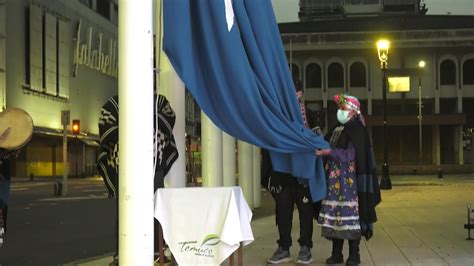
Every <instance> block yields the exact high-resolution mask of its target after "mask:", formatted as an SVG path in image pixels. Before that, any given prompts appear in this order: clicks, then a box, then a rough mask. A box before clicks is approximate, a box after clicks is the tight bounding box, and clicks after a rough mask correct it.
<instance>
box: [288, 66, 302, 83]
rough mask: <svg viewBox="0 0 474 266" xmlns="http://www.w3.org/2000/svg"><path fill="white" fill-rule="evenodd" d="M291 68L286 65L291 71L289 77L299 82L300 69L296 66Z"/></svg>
mask: <svg viewBox="0 0 474 266" xmlns="http://www.w3.org/2000/svg"><path fill="white" fill-rule="evenodd" d="M291 66H293V67H291ZM291 66H290V65H288V67H289V68H290V71H291V77H292V78H295V77H296V78H297V79H298V80H299V79H300V68H299V67H298V65H296V64H292V65H291Z"/></svg>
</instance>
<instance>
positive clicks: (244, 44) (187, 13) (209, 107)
mask: <svg viewBox="0 0 474 266" xmlns="http://www.w3.org/2000/svg"><path fill="white" fill-rule="evenodd" d="M227 8H228V9H229V6H227ZM232 9H233V12H234V14H235V17H234V21H233V22H234V23H233V25H232V28H231V29H230V31H229V30H228V24H227V22H226V5H225V0H203V1H201V0H165V1H164V6H163V14H164V38H163V39H164V40H163V49H164V51H165V53H166V54H167V56H168V57H169V59H170V61H171V64H172V65H173V67H174V69H175V70H176V72H177V73H178V75H179V77H180V78H181V80H182V81H183V82H184V84H186V87H187V89H188V90H189V91H190V92H191V93H192V94H193V96H194V98H195V99H196V101H197V102H198V104H199V106H200V107H201V109H202V110H203V111H204V112H205V113H206V115H207V116H208V117H209V118H210V119H211V120H212V121H213V122H214V124H215V125H216V126H217V127H219V128H220V129H222V130H223V131H225V132H226V133H228V134H230V135H232V136H234V137H236V138H238V139H241V140H244V141H246V142H249V143H251V144H254V145H256V146H259V147H262V148H265V149H268V150H269V151H270V156H271V159H272V162H273V166H274V170H275V171H279V172H286V173H291V174H292V175H293V176H295V177H300V178H305V179H308V181H309V185H310V189H311V192H312V196H313V200H314V201H316V200H319V199H321V198H323V197H324V195H325V187H326V185H325V177H324V169H323V167H322V162H321V159H320V158H317V157H316V156H315V155H314V150H315V149H326V148H329V145H328V143H327V142H326V141H324V139H323V138H322V137H320V136H317V135H315V134H314V133H313V132H312V131H311V130H309V129H307V128H305V127H304V124H303V119H302V116H301V113H300V109H299V105H298V101H297V99H296V94H295V88H294V85H293V81H292V78H291V74H290V71H289V69H288V62H287V59H286V55H285V52H284V49H283V45H282V41H281V37H280V33H279V31H278V27H277V23H276V19H275V15H274V14H273V8H272V5H271V2H270V0H258V1H256V0H232Z"/></svg>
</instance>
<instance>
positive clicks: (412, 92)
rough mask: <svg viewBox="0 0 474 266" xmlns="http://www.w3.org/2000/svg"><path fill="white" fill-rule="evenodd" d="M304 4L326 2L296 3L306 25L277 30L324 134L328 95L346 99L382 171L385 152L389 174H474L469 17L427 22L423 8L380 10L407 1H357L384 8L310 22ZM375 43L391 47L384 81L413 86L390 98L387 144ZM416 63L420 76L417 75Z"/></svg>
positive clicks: (472, 22)
mask: <svg viewBox="0 0 474 266" xmlns="http://www.w3.org/2000/svg"><path fill="white" fill-rule="evenodd" d="M309 2H311V3H317V4H318V5H319V4H321V2H323V1H300V7H301V10H300V18H301V16H302V14H306V15H305V16H304V19H303V20H304V22H297V23H282V24H280V25H279V27H280V32H281V36H282V39H283V42H284V45H285V49H286V51H287V55H288V57H289V61H290V62H291V69H292V72H293V75H294V76H296V77H298V78H299V79H301V80H302V81H303V84H304V87H305V101H306V103H307V104H308V107H309V108H310V109H314V110H318V111H324V113H325V114H326V118H325V119H326V124H327V127H326V130H327V128H328V127H329V128H330V127H331V126H334V125H335V124H336V123H337V120H336V115H335V114H336V110H337V106H336V104H335V103H333V101H332V97H333V95H335V94H337V93H342V92H345V93H349V94H352V95H355V96H356V97H358V98H359V99H360V101H361V103H362V105H363V108H362V109H363V110H362V113H363V114H364V115H365V117H366V120H367V123H368V126H369V128H370V131H371V135H372V141H373V145H374V150H375V153H376V154H375V155H376V159H377V162H378V164H379V165H381V163H382V162H383V147H384V145H387V146H388V162H389V164H390V166H391V171H392V172H412V171H414V169H416V170H417V171H420V170H421V171H423V172H434V171H437V170H438V169H439V168H443V169H444V170H445V171H448V172H450V171H472V170H474V169H473V167H472V166H473V155H472V154H473V153H472V147H471V143H472V131H473V128H474V107H473V106H474V105H473V104H474V16H428V15H424V11H420V10H423V7H421V6H420V3H419V2H420V1H411V2H413V3H412V4H413V9H411V10H412V11H411V13H410V12H408V11H406V10H405V9H401V10H403V11H400V12H393V10H394V9H389V10H390V12H386V11H384V10H385V6H384V3H387V2H390V3H391V4H392V5H393V4H396V3H398V2H400V3H401V2H403V3H408V2H410V1H408V0H407V1H359V2H378V4H377V5H381V6H379V7H380V8H378V9H377V10H378V11H373V10H372V9H371V8H372V7H370V8H369V9H368V11H366V12H365V11H364V12H362V11H361V15H359V16H355V15H350V16H331V17H327V16H326V17H324V16H320V14H317V13H313V15H314V14H316V15H314V16H316V18H308V15H307V14H309V13H308V12H307V10H306V11H305V8H308V6H307V5H305V4H308V3H309ZM326 2H328V3H329V2H346V3H347V2H354V1H326ZM361 6H363V5H362V4H361ZM362 14H370V15H362ZM380 38H386V39H388V40H390V42H391V47H390V50H389V59H388V70H387V74H388V76H389V77H395V76H407V77H408V78H409V80H410V81H409V86H408V88H407V89H408V91H406V92H390V91H389V92H388V93H387V104H386V105H385V108H386V110H387V116H388V119H387V120H388V122H387V125H388V130H387V131H388V133H387V138H386V141H385V142H384V140H383V130H382V129H383V119H382V111H383V108H384V104H383V101H382V80H383V75H382V71H381V69H380V62H379V59H378V55H377V48H376V42H377V40H378V39H380ZM421 60H423V61H424V62H425V63H426V66H425V67H424V68H423V69H420V68H418V63H419V61H421ZM420 92H421V97H420V95H419V93H420ZM420 103H421V107H422V108H421V121H420V114H419V104H420ZM420 123H421V134H420ZM420 142H421V144H422V145H421V150H420ZM420 168H421V169H420Z"/></svg>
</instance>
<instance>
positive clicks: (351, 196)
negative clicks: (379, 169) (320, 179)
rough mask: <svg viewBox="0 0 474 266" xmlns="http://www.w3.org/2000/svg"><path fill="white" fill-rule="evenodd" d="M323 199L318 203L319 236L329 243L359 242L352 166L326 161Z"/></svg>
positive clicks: (355, 185) (353, 169) (355, 181)
mask: <svg viewBox="0 0 474 266" xmlns="http://www.w3.org/2000/svg"><path fill="white" fill-rule="evenodd" d="M327 169H328V173H329V177H328V182H327V186H328V189H327V192H326V197H325V199H324V200H323V201H322V203H321V211H320V213H319V218H318V223H319V225H320V226H322V229H321V235H322V236H323V237H325V238H328V239H332V238H338V239H352V240H353V239H359V238H360V237H361V230H360V223H359V202H358V199H359V198H358V195H357V176H356V168H355V162H354V161H349V162H339V161H334V160H332V159H329V161H328V164H327Z"/></svg>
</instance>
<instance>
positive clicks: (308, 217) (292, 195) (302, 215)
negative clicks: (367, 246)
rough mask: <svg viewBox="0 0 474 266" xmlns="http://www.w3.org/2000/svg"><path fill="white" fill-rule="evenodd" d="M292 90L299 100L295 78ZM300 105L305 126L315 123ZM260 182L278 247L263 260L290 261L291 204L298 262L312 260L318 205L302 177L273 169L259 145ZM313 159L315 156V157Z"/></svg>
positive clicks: (299, 87) (272, 261)
mask: <svg viewBox="0 0 474 266" xmlns="http://www.w3.org/2000/svg"><path fill="white" fill-rule="evenodd" d="M295 88H296V94H297V97H298V100H300V98H301V96H302V94H303V91H302V90H301V82H295ZM300 109H301V113H302V116H303V122H304V124H305V126H306V127H311V128H313V127H315V126H317V125H315V124H314V123H312V122H313V121H315V119H311V118H313V116H310V115H309V113H308V112H307V110H306V108H305V106H304V104H303V103H301V102H300ZM261 151H262V172H261V177H262V186H264V187H265V188H266V189H267V190H268V191H270V192H271V194H272V196H273V198H274V200H275V219H276V224H277V227H278V233H279V239H278V241H277V243H278V248H277V250H276V251H275V252H274V254H273V255H272V256H271V257H270V258H269V259H268V260H267V262H268V263H272V264H279V263H285V262H289V261H291V255H290V251H289V248H290V246H291V244H292V239H291V227H292V220H293V210H294V205H295V204H296V207H297V208H298V213H299V221H300V237H299V239H298V243H299V244H300V252H299V255H298V261H297V262H298V263H300V264H309V263H311V262H312V261H313V258H312V255H311V248H312V247H313V242H312V236H313V217H314V213H319V209H317V211H316V212H315V211H314V210H313V208H314V206H316V208H317V207H318V206H319V205H317V204H316V205H313V201H312V199H311V193H310V191H309V186H308V183H307V180H306V179H303V178H297V177H294V176H292V175H290V174H286V173H280V172H275V171H273V168H272V163H271V159H270V155H269V152H268V151H267V150H265V149H262V150H261ZM315 159H316V157H315Z"/></svg>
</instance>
